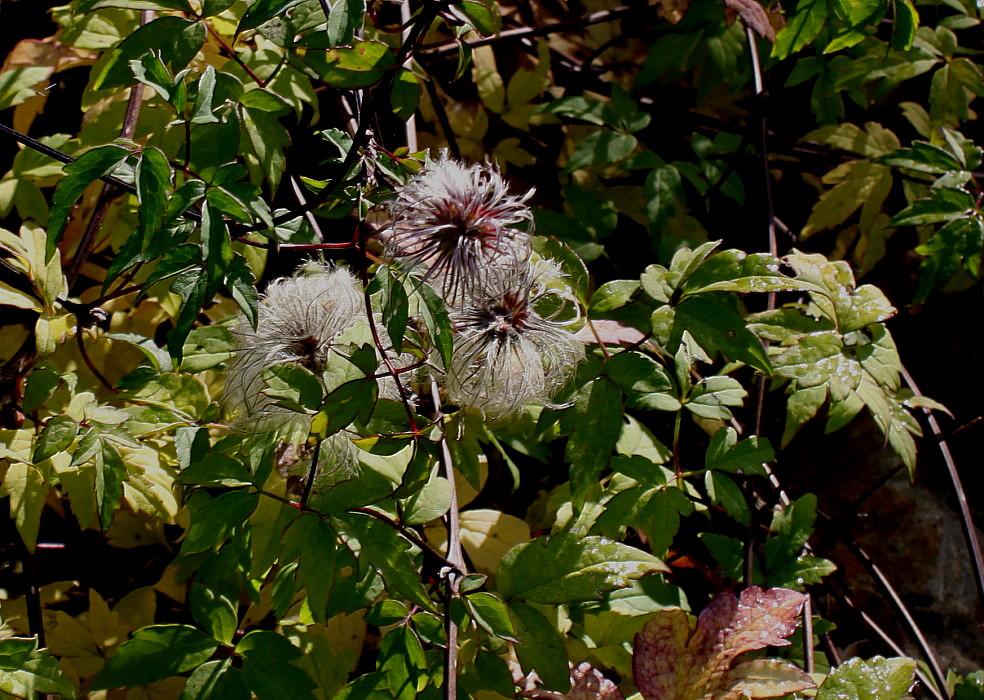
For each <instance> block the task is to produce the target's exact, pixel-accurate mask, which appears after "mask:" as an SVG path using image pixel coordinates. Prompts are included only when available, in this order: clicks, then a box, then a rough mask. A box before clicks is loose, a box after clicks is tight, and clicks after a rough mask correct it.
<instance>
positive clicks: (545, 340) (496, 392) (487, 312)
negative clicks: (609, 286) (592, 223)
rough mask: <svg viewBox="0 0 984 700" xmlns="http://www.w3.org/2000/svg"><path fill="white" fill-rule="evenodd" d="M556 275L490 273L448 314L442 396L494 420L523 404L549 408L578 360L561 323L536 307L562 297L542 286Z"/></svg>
mask: <svg viewBox="0 0 984 700" xmlns="http://www.w3.org/2000/svg"><path fill="white" fill-rule="evenodd" d="M557 275H558V273H557V271H556V268H555V266H553V265H549V264H539V265H533V266H528V265H523V266H521V267H518V268H512V269H507V270H497V271H495V272H494V273H493V274H491V275H490V276H489V277H488V278H487V280H486V284H485V286H484V289H483V291H482V292H480V293H478V294H476V295H475V296H474V297H473V298H471V299H469V300H467V301H466V302H465V303H464V304H463V305H462V306H460V307H459V308H456V309H453V310H452V312H451V324H452V329H453V331H454V335H455V344H454V353H453V356H452V361H451V367H450V368H449V371H448V377H447V381H446V390H447V393H448V398H449V399H451V400H452V401H454V402H455V403H457V404H458V405H460V406H463V407H466V408H474V409H477V410H480V411H482V412H483V413H484V414H485V415H486V416H488V417H489V418H493V419H495V418H501V417H504V416H507V415H509V414H510V413H514V412H515V411H517V410H519V409H520V408H522V407H523V406H525V405H528V404H539V405H550V398H551V397H552V396H553V394H554V393H556V391H557V390H558V389H559V388H560V387H561V386H563V384H564V383H565V382H566V381H567V378H568V377H569V376H570V374H571V372H572V371H573V370H574V367H575V366H576V365H577V363H578V361H579V360H580V359H581V358H582V357H583V356H584V347H583V345H582V344H581V343H580V341H578V340H577V339H576V338H575V337H574V335H573V334H572V333H571V332H570V331H568V330H567V329H566V328H564V324H561V323H557V322H555V321H554V320H553V319H552V318H551V317H550V316H547V317H544V316H543V315H541V313H540V312H539V310H538V308H540V307H541V306H542V305H543V302H545V301H546V300H547V298H548V297H559V298H561V299H560V301H563V297H565V296H566V295H565V294H563V292H560V291H558V290H556V289H551V288H549V287H548V286H547V285H546V283H545V280H546V279H547V278H549V277H550V276H554V277H556V276H557ZM554 301H557V299H554Z"/></svg>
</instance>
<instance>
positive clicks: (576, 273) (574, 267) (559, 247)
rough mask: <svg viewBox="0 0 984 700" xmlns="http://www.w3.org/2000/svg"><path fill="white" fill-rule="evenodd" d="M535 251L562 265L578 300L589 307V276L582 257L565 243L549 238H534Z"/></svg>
mask: <svg viewBox="0 0 984 700" xmlns="http://www.w3.org/2000/svg"><path fill="white" fill-rule="evenodd" d="M533 250H534V252H536V253H537V254H538V255H540V256H541V257H543V258H545V259H547V260H553V261H554V262H557V263H560V267H561V269H562V270H563V271H564V274H565V275H567V283H568V285H570V288H571V289H572V290H573V291H574V295H575V296H576V297H577V300H578V301H579V302H580V303H581V304H583V305H587V299H588V281H589V275H588V268H587V267H585V265H584V261H583V260H581V257H580V256H579V255H578V254H577V253H575V252H574V250H573V249H572V248H571V247H570V246H569V245H567V244H566V243H564V242H563V241H561V240H559V239H557V238H552V237H548V236H534V237H533Z"/></svg>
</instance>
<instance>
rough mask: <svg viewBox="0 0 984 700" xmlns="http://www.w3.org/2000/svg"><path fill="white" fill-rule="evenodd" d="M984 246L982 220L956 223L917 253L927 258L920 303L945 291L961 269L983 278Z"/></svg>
mask: <svg viewBox="0 0 984 700" xmlns="http://www.w3.org/2000/svg"><path fill="white" fill-rule="evenodd" d="M982 244H984V222H982V221H981V219H980V218H978V217H966V218H963V219H956V220H955V221H951V222H950V223H948V224H946V225H945V226H943V227H941V228H940V229H939V231H937V232H936V234H935V235H934V236H933V237H932V238H931V239H930V240H929V241H927V242H926V243H924V244H922V245H920V246H918V247H917V248H916V252H917V253H919V254H920V255H924V256H926V259H925V260H923V262H922V266H921V268H920V271H919V286H918V287H917V288H916V296H915V300H916V302H917V303H918V302H923V301H925V300H926V299H927V298H928V297H929V295H930V294H931V293H933V292H935V291H938V290H940V289H942V288H943V287H944V286H946V284H947V283H948V282H949V281H950V280H951V279H952V278H953V277H954V275H956V274H957V273H958V272H959V270H960V268H963V269H964V270H966V272H967V273H968V274H969V275H971V276H972V277H974V278H977V277H980V275H981V246H982Z"/></svg>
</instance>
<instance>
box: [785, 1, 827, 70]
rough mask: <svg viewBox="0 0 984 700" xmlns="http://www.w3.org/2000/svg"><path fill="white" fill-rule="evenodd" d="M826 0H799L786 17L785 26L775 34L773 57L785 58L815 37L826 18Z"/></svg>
mask: <svg viewBox="0 0 984 700" xmlns="http://www.w3.org/2000/svg"><path fill="white" fill-rule="evenodd" d="M827 2H828V0H801V2H799V3H797V5H796V12H795V14H794V15H793V16H792V17H790V18H787V21H786V26H785V27H783V28H782V30H781V31H780V32H779V34H777V35H776V43H775V45H774V46H773V47H772V56H773V58H779V59H782V58H786V57H787V56H789V55H790V54H793V53H796V52H797V51H799V50H800V49H802V48H803V47H804V46H806V45H807V44H809V43H810V42H811V41H813V40H814V39H816V38H817V35H818V34H819V33H820V30H821V29H823V26H824V23H825V22H826V20H827Z"/></svg>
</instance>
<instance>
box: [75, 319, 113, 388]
mask: <svg viewBox="0 0 984 700" xmlns="http://www.w3.org/2000/svg"><path fill="white" fill-rule="evenodd" d="M76 319H77V320H76V326H75V339H76V340H77V341H78V345H79V354H80V355H81V356H82V361H83V362H85V366H86V367H88V368H89V371H90V372H92V374H93V375H95V377H96V379H98V380H99V383H100V384H102V385H103V386H104V387H106V389H107V390H108V391H109V392H111V393H113V394H118V393H120V392H119V390H118V389H117V388H116V387H115V386H113V384H112V382H110V381H109V380H108V379H106V377H105V376H104V375H103V373H102V372H100V371H99V370H98V369H97V368H96V365H95V364H94V363H93V362H92V358H91V357H89V351H88V350H86V349H85V339H84V338H83V337H82V336H83V335H84V334H85V332H84V330H83V328H82V321H81V320H79V319H78V316H76Z"/></svg>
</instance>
